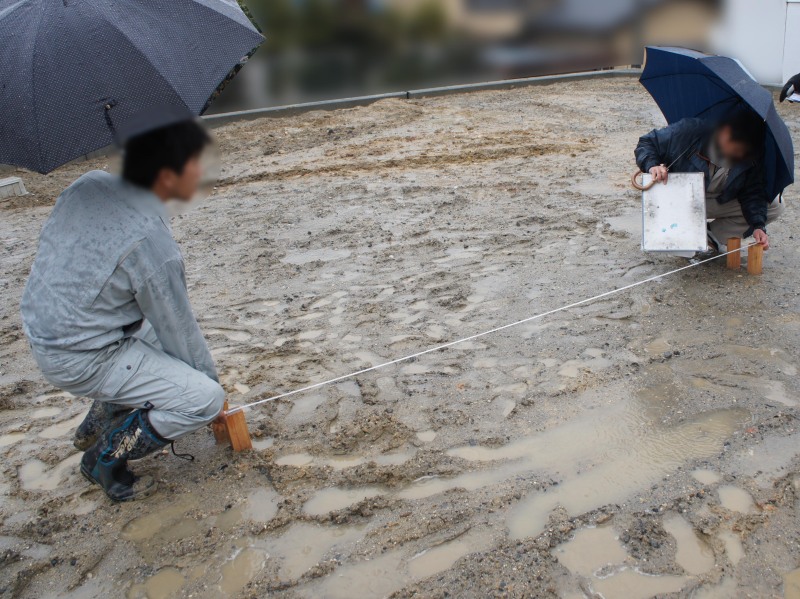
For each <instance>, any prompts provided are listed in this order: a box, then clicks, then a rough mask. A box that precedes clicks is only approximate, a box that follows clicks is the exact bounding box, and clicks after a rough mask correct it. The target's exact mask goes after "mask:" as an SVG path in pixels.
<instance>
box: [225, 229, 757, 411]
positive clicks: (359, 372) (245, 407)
mask: <svg viewBox="0 0 800 599" xmlns="http://www.w3.org/2000/svg"><path fill="white" fill-rule="evenodd" d="M754 245H757V243H756V242H754V243H750V244H748V245H745V246H743V247H741V248H739V249H735V250H730V251H728V252H725V253H724V254H717V255H716V256H712V257H711V258H706V259H705V260H700V261H698V262H693V263H691V264H687V265H686V266H682V267H681V268H676V269H675V270H671V271H669V272H665V273H663V274H660V275H655V276H652V277H649V278H647V279H644V280H642V281H638V282H637V283H631V284H630V285H625V286H624V287H620V288H618V289H612V290H611V291H606V292H605V293H601V294H599V295H595V296H594V297H590V298H587V299H582V300H580V301H577V302H573V303H571V304H567V305H566V306H561V307H560V308H554V309H553V310H548V311H547V312H542V313H541V314H537V315H535V316H529V317H528V318H523V319H522V320H518V321H516V322H512V323H510V324H504V325H503V326H499V327H496V328H494V329H490V330H488V331H483V332H482V333H476V334H474V335H470V336H469V337H464V338H463V339H456V340H455V341H450V342H448V343H443V344H442V345H437V346H435V347H431V348H428V349H426V350H423V351H420V352H417V353H415V354H411V355H409V356H403V357H402V358H396V359H394V360H390V361H389V362H384V363H383V364H377V365H375V366H370V367H369V368H363V369H361V370H357V371H356V372H351V373H350V374H344V375H342V376H337V377H336V378H332V379H329V380H327V381H322V382H321V383H314V384H313V385H308V386H306V387H301V388H300V389H295V390H294V391H287V392H286V393H281V394H280V395H274V396H272V397H268V398H267V399H260V400H258V401H254V402H252V403H248V404H244V405H241V406H236V407H234V408H231V409H230V410H228V412H227V413H228V414H235V413H236V412H241V411H243V410H248V409H250V408H254V407H255V406H258V405H261V404H265V403H267V402H270V401H275V400H278V399H283V398H285V397H290V396H292V395H297V394H298V393H305V392H306V391H311V390H313V389H318V388H319V387H324V386H325V385H330V384H332V383H338V382H339V381H343V380H345V379H350V378H353V377H356V376H359V375H362V374H365V373H367V372H372V371H373V370H378V369H379V368H386V367H387V366H392V365H393V364H399V363H400V362H407V361H409V360H413V359H414V358H418V357H420V356H424V355H425V354H430V353H433V352H437V351H441V350H443V349H447V348H448V347H453V346H454V345H458V344H459V343H465V342H466V341H472V340H473V339H478V338H480V337H485V336H486V335H491V334H493V333H497V332H499V331H504V330H505V329H510V328H511V327H516V326H519V325H521V324H525V323H526V322H531V321H532V320H537V319H539V318H544V317H545V316H550V315H551V314H555V313H556V312H563V311H564V310H569V309H570V308H575V307H577V306H582V305H584V304H588V303H590V302H593V301H596V300H599V299H602V298H604V297H608V296H610V295H614V294H617V293H622V292H623V291H627V290H628V289H633V288H634V287H638V286H639V285H644V284H645V283H651V282H652V281H656V280H658V279H662V278H664V277H668V276H669V275H674V274H675V273H678V272H681V271H682V270H687V269H689V268H694V267H695V266H700V265H701V264H705V263H706V262H711V261H712V260H717V259H719V258H722V257H723V256H727V255H728V254H735V253H736V252H741V251H742V250H745V249H747V248H749V247H752V246H754Z"/></svg>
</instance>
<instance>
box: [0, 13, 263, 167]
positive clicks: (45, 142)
mask: <svg viewBox="0 0 800 599" xmlns="http://www.w3.org/2000/svg"><path fill="white" fill-rule="evenodd" d="M262 41H263V37H262V36H261V34H260V33H259V32H258V30H257V29H256V28H255V27H254V26H253V24H252V23H251V22H250V20H249V19H248V18H247V17H246V16H245V14H244V13H243V12H242V10H241V9H240V8H239V5H238V4H237V2H236V0H167V1H164V0H125V2H119V1H118V0H58V1H54V0H0V164H13V165H16V166H22V167H25V168H28V169H31V170H35V171H38V172H40V173H47V172H50V171H52V170H53V169H55V168H56V167H58V166H60V165H62V164H65V163H66V162H69V161H70V160H73V159H75V158H77V157H79V156H82V155H84V154H88V153H89V152H92V151H94V150H97V149H100V148H103V147H105V146H107V145H109V144H111V143H113V142H114V139H115V132H117V131H120V130H124V129H126V128H127V129H128V132H129V133H130V127H131V122H132V121H134V120H138V121H141V120H142V115H152V117H153V122H152V123H151V124H152V125H153V126H158V125H163V124H166V123H165V122H163V121H164V120H165V119H169V118H171V117H169V116H165V115H185V116H191V115H199V114H202V112H203V111H204V110H205V109H206V108H207V102H208V101H209V98H210V96H211V95H212V94H213V93H214V91H215V90H216V89H217V87H218V86H220V84H222V83H223V82H224V81H225V80H226V77H227V76H228V75H229V73H231V72H232V71H233V72H235V70H236V69H237V68H238V67H239V66H241V64H242V63H243V61H245V60H246V59H247V58H248V57H249V55H250V54H252V52H253V51H254V50H255V48H256V47H257V46H258V45H259V44H260V43H261V42H262ZM159 118H160V119H161V122H158V119H159Z"/></svg>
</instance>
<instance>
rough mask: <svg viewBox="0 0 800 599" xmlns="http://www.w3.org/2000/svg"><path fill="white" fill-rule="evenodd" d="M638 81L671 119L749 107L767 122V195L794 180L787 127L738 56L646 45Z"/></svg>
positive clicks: (769, 96) (717, 115) (710, 115)
mask: <svg viewBox="0 0 800 599" xmlns="http://www.w3.org/2000/svg"><path fill="white" fill-rule="evenodd" d="M639 81H640V82H641V83H642V85H643V86H644V87H645V88H646V89H647V91H648V92H650V95H651V96H653V99H654V100H655V101H656V104H658V107H659V108H660V109H661V112H662V113H664V116H665V117H666V119H667V122H669V123H674V122H676V121H679V120H681V119H683V118H687V117H700V118H705V119H709V120H718V119H720V118H721V117H722V116H724V115H725V113H727V112H728V111H730V110H731V109H732V108H734V107H736V106H739V105H746V106H749V107H750V108H751V109H752V110H753V111H754V112H756V113H757V114H758V115H759V116H760V117H761V118H762V119H764V122H765V123H766V125H767V136H766V140H765V147H764V166H765V175H766V180H767V193H768V194H769V197H770V198H774V197H775V196H777V195H778V194H780V193H782V192H783V190H784V189H785V188H786V187H787V186H788V185H791V184H792V183H793V182H794V148H793V146H792V138H791V136H790V135H789V130H788V129H787V127H786V124H785V123H784V122H783V121H782V120H781V118H780V117H779V116H778V113H777V111H776V110H775V104H774V103H773V101H772V94H770V93H769V92H768V91H767V90H766V89H764V88H763V87H761V86H760V85H759V84H758V82H756V80H755V79H753V77H752V76H751V75H750V74H749V73H748V72H747V70H745V68H744V67H743V66H742V65H741V63H740V62H739V61H738V60H734V59H732V58H728V57H725V56H713V55H709V54H703V53H702V52H696V51H694V50H685V49H683V48H656V47H648V48H647V55H646V63H645V68H644V71H643V72H642V76H641V78H640V79H639Z"/></svg>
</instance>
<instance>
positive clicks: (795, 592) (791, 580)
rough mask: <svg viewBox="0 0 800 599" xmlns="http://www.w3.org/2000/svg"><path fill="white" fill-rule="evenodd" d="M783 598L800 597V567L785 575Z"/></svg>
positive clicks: (793, 598) (796, 598)
mask: <svg viewBox="0 0 800 599" xmlns="http://www.w3.org/2000/svg"><path fill="white" fill-rule="evenodd" d="M783 598H784V599H800V568H798V569H797V570H792V571H791V572H789V573H787V574H784V575H783Z"/></svg>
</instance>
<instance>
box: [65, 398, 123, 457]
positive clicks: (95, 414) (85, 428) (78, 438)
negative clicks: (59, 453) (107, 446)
mask: <svg viewBox="0 0 800 599" xmlns="http://www.w3.org/2000/svg"><path fill="white" fill-rule="evenodd" d="M130 413H131V409H130V408H127V407H125V406H118V405H116V404H113V403H108V402H105V401H98V400H94V403H92V407H91V408H89V413H88V414H86V418H84V419H83V422H81V423H80V425H79V426H78V428H77V430H76V431H75V436H74V437H73V438H72V444H73V445H74V446H75V447H76V448H77V449H80V450H81V451H86V450H88V449H89V448H90V447H91V446H92V445H94V443H95V441H97V438H98V437H99V436H100V435H101V434H102V433H103V431H105V430H108V429H109V428H111V427H112V426H113V425H115V424H118V423H119V422H121V421H122V419H123V418H124V417H125V416H126V415H128V414H130Z"/></svg>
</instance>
